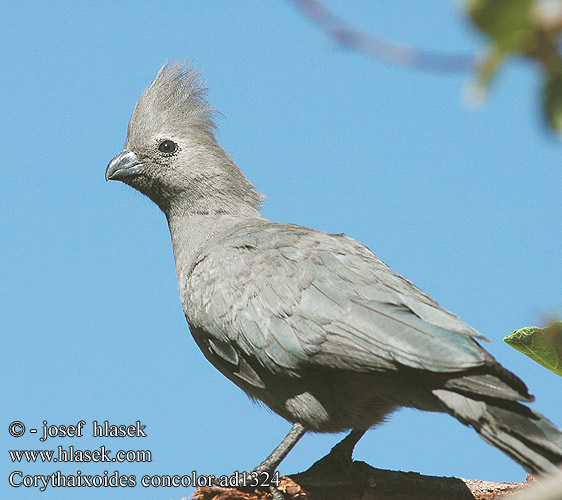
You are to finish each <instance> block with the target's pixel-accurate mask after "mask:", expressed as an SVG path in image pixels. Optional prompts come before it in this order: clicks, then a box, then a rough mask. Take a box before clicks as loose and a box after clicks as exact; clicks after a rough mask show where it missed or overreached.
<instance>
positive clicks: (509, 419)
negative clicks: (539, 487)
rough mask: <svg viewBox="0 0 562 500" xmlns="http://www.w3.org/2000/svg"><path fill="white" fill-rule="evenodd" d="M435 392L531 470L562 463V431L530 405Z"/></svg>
mask: <svg viewBox="0 0 562 500" xmlns="http://www.w3.org/2000/svg"><path fill="white" fill-rule="evenodd" d="M433 394H434V395H435V396H436V397H437V398H438V399H439V401H440V402H441V404H442V405H444V407H445V409H446V411H447V412H448V413H450V414H451V415H453V416H454V417H456V418H457V419H458V420H460V421H461V422H462V423H463V424H465V425H468V426H470V427H473V428H474V429H475V430H476V432H478V434H480V436H481V437H482V438H483V439H484V440H485V441H487V442H488V443H490V444H491V445H493V446H495V447H496V448H499V449H500V450H502V451H503V452H504V453H506V454H507V455H509V456H510V457H511V458H513V460H515V461H516V462H518V463H519V464H521V465H522V466H523V467H524V468H525V469H526V470H527V471H529V472H531V473H540V472H546V471H550V470H554V469H555V468H556V466H557V464H560V463H562V431H561V430H560V429H558V428H557V427H556V426H555V425H554V424H552V423H551V422H550V421H549V420H547V419H546V418H545V417H543V416H542V415H540V414H538V413H536V412H534V411H533V410H531V409H529V408H528V407H526V406H524V405H522V404H520V403H517V402H510V403H509V404H506V402H505V401H497V402H496V404H494V400H493V399H488V400H482V399H481V400H475V399H471V398H470V397H468V396H464V395H462V394H459V393H457V392H453V391H449V390H446V389H436V390H434V391H433Z"/></svg>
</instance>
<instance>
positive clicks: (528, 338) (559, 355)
mask: <svg viewBox="0 0 562 500" xmlns="http://www.w3.org/2000/svg"><path fill="white" fill-rule="evenodd" d="M503 340H504V342H505V343H506V344H509V345H510V346H511V347H513V348H514V349H517V350H518V351H520V352H522V353H523V354H525V355H527V356H529V357H530V358H531V359H533V360H534V361H536V362H537V363H539V364H541V365H543V366H544V367H545V368H548V369H549V370H551V371H553V372H554V373H556V374H558V375H561V376H562V321H555V322H554V323H552V324H551V325H550V326H547V327H546V328H538V327H536V326H529V327H527V328H521V329H520V330H515V331H514V332H513V333H510V334H509V335H508V336H507V337H505V338H504V339H503Z"/></svg>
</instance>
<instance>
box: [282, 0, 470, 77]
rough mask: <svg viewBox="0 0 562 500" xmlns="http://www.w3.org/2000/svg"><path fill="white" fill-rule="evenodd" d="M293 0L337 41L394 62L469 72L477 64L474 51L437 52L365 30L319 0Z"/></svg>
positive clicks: (401, 64)
mask: <svg viewBox="0 0 562 500" xmlns="http://www.w3.org/2000/svg"><path fill="white" fill-rule="evenodd" d="M291 1H292V2H293V3H294V4H295V5H296V6H297V7H298V8H299V9H300V10H301V11H302V12H303V13H304V14H305V15H306V16H307V17H308V18H309V19H310V20H311V21H313V22H314V23H315V24H317V25H318V26H319V27H320V28H321V29H322V30H323V31H324V32H325V33H327V34H328V36H330V37H331V38H332V39H333V40H335V41H336V43H337V44H338V45H341V46H342V47H345V48H347V49H351V50H356V51H358V52H362V53H364V54H366V55H368V56H369V57H373V58H375V59H378V60H380V61H384V62H386V63H389V64H393V65H394V66H404V67H412V68H417V69H422V70H425V71H439V72H446V73H461V72H466V71H469V70H472V69H473V68H474V67H475V66H476V57H475V56H473V55H468V54H437V53H435V52H429V51H423V50H418V49H415V48H414V47H410V46H408V45H405V44H399V43H396V42H392V41H389V40H385V39H384V38H381V37H378V36H376V35H373V34H370V33H365V32H363V31H361V30H360V29H358V28H356V27H355V26H352V25H351V24H350V23H348V22H347V21H345V20H344V19H342V18H340V17H338V16H336V15H335V14H334V13H333V12H332V11H331V10H329V9H328V8H327V7H326V6H325V5H324V4H322V2H320V1H318V0H291Z"/></svg>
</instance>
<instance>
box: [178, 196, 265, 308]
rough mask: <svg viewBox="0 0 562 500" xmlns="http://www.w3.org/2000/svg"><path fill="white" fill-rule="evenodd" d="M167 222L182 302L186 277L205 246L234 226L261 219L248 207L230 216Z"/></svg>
mask: <svg viewBox="0 0 562 500" xmlns="http://www.w3.org/2000/svg"><path fill="white" fill-rule="evenodd" d="M167 219H168V226H169V228H170V235H171V237H172V245H173V249H174V259H175V263H176V272H177V276H178V287H179V289H180V295H181V298H182V302H183V300H184V293H183V292H184V291H185V286H186V285H187V278H188V274H189V272H190V270H191V268H192V265H193V264H194V262H195V259H196V258H197V257H198V255H199V254H200V252H201V250H202V249H203V247H204V246H205V244H206V243H207V242H208V241H209V240H210V239H211V238H214V237H216V236H220V234H221V233H227V232H228V231H229V230H230V229H231V228H232V227H234V226H235V225H236V224H239V223H241V222H244V221H248V220H249V219H263V216H262V214H261V213H260V211H259V210H257V209H256V208H253V207H247V208H244V209H243V210H240V211H236V212H232V213H224V212H219V213H193V212H192V213H184V214H168V215H167Z"/></svg>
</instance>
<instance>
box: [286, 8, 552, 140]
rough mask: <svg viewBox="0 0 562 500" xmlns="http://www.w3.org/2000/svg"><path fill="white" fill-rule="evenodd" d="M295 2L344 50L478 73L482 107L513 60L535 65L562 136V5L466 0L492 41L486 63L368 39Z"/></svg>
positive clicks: (546, 111)
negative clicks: (497, 77)
mask: <svg viewBox="0 0 562 500" xmlns="http://www.w3.org/2000/svg"><path fill="white" fill-rule="evenodd" d="M291 1H292V2H293V3H294V4H295V5H296V7H297V8H298V9H299V10H300V11H301V12H302V13H303V14H304V15H305V16H306V17H307V18H308V19H310V20H311V21H312V22H314V23H315V24H316V25H317V26H319V27H320V29H322V30H323V31H324V32H325V33H326V34H327V35H328V36H329V37H330V38H331V39H332V40H334V41H335V42H336V43H337V44H338V45H339V46H341V47H345V48H347V49H350V50H355V51H358V52H361V53H363V54H365V55H367V56H369V57H372V58H375V59H378V60H380V61H383V62H386V63H388V64H393V65H395V66H402V67H407V68H416V69H420V70H425V71H434V72H444V73H458V72H468V71H473V72H474V75H475V82H476V83H475V84H474V85H473V87H472V88H471V89H470V90H471V91H470V95H471V96H472V97H473V98H474V99H476V100H477V101H481V100H482V99H483V97H484V96H485V94H486V92H487V90H488V87H489V85H490V82H491V81H492V79H493V77H494V76H495V75H496V73H497V71H498V69H499V68H500V66H501V65H502V64H503V63H505V62H506V61H507V60H508V59H509V58H510V57H512V56H516V57H524V58H526V59H530V60H532V61H533V62H535V63H536V64H538V65H539V67H540V68H541V70H542V78H543V85H542V106H543V116H544V119H545V122H546V124H547V125H548V127H549V128H550V129H552V130H554V131H556V132H557V133H559V134H562V57H561V50H560V49H561V34H562V0H465V1H464V6H465V11H466V15H467V17H468V19H469V20H470V22H471V23H472V25H473V26H474V28H475V29H477V30H478V31H479V32H480V33H481V34H483V35H484V36H485V37H486V38H487V40H488V45H487V47H486V50H485V53H484V55H483V56H482V57H478V56H476V55H471V54H442V53H437V52H432V51H425V50H420V49H417V48H414V47H411V46H409V45H406V44H401V43H397V42H394V41H390V40H387V39H385V38H382V37H380V36H378V35H375V34H372V33H367V32H365V31H363V30H361V29H359V28H357V27H356V26H354V25H352V24H351V23H349V22H348V21H346V20H344V19H342V18H341V17H339V16H338V15H336V14H335V13H334V12H332V11H331V10H330V9H329V8H328V7H327V6H326V5H325V4H324V3H322V2H321V1H319V0H291Z"/></svg>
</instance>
